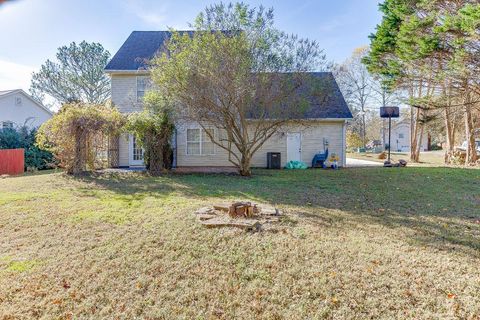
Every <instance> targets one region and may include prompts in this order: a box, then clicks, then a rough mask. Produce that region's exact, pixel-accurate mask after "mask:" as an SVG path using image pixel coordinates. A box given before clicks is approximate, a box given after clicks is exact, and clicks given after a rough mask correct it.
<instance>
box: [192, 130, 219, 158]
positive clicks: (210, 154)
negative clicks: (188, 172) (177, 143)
mask: <svg viewBox="0 0 480 320" xmlns="http://www.w3.org/2000/svg"><path fill="white" fill-rule="evenodd" d="M206 129H210V130H213V136H214V137H215V136H216V135H215V134H216V132H217V129H216V128H210V127H207V128H206ZM188 130H200V141H199V142H198V143H199V145H200V153H198V154H189V153H188V142H189V141H188ZM202 130H204V129H203V128H202V127H201V126H194V125H190V126H187V127H186V128H185V155H186V156H187V157H198V156H201V157H205V156H214V155H216V154H217V146H216V145H215V143H213V142H212V144H213V153H209V154H204V153H202V151H203V148H202V146H203V140H202V137H203V136H202ZM190 142H191V143H196V142H195V141H190Z"/></svg>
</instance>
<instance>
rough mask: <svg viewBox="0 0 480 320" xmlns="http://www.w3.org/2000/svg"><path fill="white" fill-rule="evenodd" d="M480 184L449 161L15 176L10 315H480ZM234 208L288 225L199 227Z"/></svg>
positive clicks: (3, 197)
mask: <svg viewBox="0 0 480 320" xmlns="http://www.w3.org/2000/svg"><path fill="white" fill-rule="evenodd" d="M478 190H480V172H479V171H476V170H460V169H441V168H405V169H402V170H384V169H383V168H369V169H355V170H353V169H350V170H340V171H322V170H307V171H264V170H260V171H257V172H255V176H254V177H253V178H250V179H248V178H247V179H246V178H241V177H236V176H228V175H220V174H218V175H201V174H197V175H171V176H164V177H159V178H151V177H146V176H143V175H141V174H129V175H115V174H114V175H107V174H104V175H98V176H90V177H84V178H81V179H74V178H70V177H67V176H64V175H63V174H58V173H55V174H48V175H38V176H28V177H18V178H8V179H3V180H2V181H1V182H0V238H1V239H2V241H1V242H0V270H2V271H0V319H1V318H2V317H4V318H6V319H7V318H9V317H10V318H20V319H21V318H45V319H50V318H68V317H72V316H73V317H74V318H78V319H90V318H115V317H117V318H125V319H130V318H135V317H137V318H149V319H170V318H172V315H175V317H177V318H181V319H191V318H196V319H215V318H218V319H233V318H237V319H238V318H244V319H253V318H263V319H305V318H308V319H318V318H327V319H352V318H357V319H358V318H384V319H392V318H402V319H404V318H411V319H432V318H435V319H439V318H464V319H465V318H466V319H469V318H470V319H476V318H478V317H480V301H479V299H478V297H479V296H480V275H479V273H478V265H479V263H480V254H479V253H480V225H479V224H478V223H476V222H475V221H476V220H478V219H480V212H479V210H478V203H477V202H476V200H475V199H476V198H475V197H472V195H475V194H478V192H479V191H478ZM235 199H252V201H257V202H259V203H272V204H274V205H276V206H278V207H279V208H280V209H281V210H282V211H283V212H285V213H286V215H287V217H286V218H285V219H282V221H281V222H280V224H281V225H280V226H279V228H278V230H276V232H245V231H242V230H236V229H229V228H227V229H218V230H217V229H205V228H203V227H202V226H200V225H199V224H197V223H195V217H194V216H193V215H192V212H193V211H195V209H197V208H199V207H202V206H206V205H208V204H210V203H217V202H219V201H220V202H221V201H233V200H235ZM2 259H3V260H2ZM11 269H13V270H11Z"/></svg>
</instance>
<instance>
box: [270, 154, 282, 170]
mask: <svg viewBox="0 0 480 320" xmlns="http://www.w3.org/2000/svg"><path fill="white" fill-rule="evenodd" d="M281 163H282V162H281V155H280V152H267V169H280V168H281Z"/></svg>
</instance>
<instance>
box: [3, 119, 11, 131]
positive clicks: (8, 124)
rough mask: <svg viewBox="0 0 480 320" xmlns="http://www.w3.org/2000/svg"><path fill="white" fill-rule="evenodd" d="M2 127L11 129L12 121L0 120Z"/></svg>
mask: <svg viewBox="0 0 480 320" xmlns="http://www.w3.org/2000/svg"><path fill="white" fill-rule="evenodd" d="M1 128H2V129H13V122H12V121H2V127H1Z"/></svg>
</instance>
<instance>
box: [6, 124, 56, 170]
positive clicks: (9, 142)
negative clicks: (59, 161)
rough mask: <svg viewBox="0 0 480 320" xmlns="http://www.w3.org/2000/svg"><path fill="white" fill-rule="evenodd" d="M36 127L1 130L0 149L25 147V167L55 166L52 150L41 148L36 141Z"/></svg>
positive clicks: (41, 168) (35, 168) (41, 167)
mask: <svg viewBox="0 0 480 320" xmlns="http://www.w3.org/2000/svg"><path fill="white" fill-rule="evenodd" d="M36 134H37V130H36V129H31V128H28V127H25V126H24V127H20V128H18V129H10V128H9V129H2V130H0V149H19V148H23V149H25V169H26V170H43V169H49V168H53V167H55V165H56V163H55V159H54V156H53V154H52V153H51V152H49V151H47V150H42V149H40V148H39V147H38V146H37V145H36V143H35V136H36Z"/></svg>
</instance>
